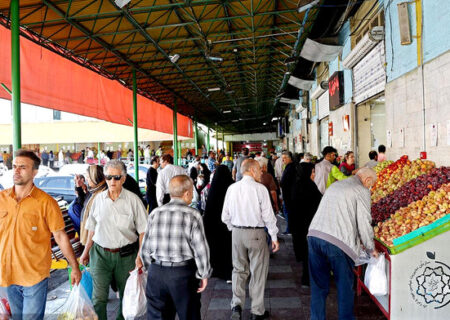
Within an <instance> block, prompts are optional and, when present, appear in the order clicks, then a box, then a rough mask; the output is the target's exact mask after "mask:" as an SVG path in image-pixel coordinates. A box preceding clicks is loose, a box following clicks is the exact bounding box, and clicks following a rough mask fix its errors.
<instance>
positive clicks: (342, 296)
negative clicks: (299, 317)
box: [308, 237, 355, 320]
mask: <svg viewBox="0 0 450 320" xmlns="http://www.w3.org/2000/svg"><path fill="white" fill-rule="evenodd" d="M308 250H309V271H310V280H311V320H326V299H327V295H328V292H329V289H330V271H333V275H334V279H335V281H336V287H337V291H338V313H339V320H354V319H355V317H354V315H353V304H354V292H353V282H354V280H355V279H354V275H353V268H354V266H355V265H354V263H353V260H352V259H351V258H350V257H349V256H347V255H346V254H345V253H344V251H342V250H341V249H339V248H338V247H336V246H335V245H333V244H331V243H329V242H328V241H325V240H322V239H319V238H315V237H308Z"/></svg>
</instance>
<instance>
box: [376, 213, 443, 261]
mask: <svg viewBox="0 0 450 320" xmlns="http://www.w3.org/2000/svg"><path fill="white" fill-rule="evenodd" d="M449 230H450V214H448V215H446V216H444V217H442V218H440V219H438V220H436V221H434V222H433V223H431V224H429V225H426V226H423V227H420V228H419V229H416V230H414V231H412V232H410V233H407V234H405V235H403V236H401V237H399V238H396V239H394V240H393V243H394V245H393V246H389V245H387V244H386V243H384V242H383V241H381V240H380V239H378V238H375V239H376V240H377V241H378V242H380V243H381V244H382V245H384V246H385V247H386V248H387V250H388V251H389V254H391V255H392V254H398V253H400V252H402V251H405V250H406V249H408V248H411V247H414V246H416V245H418V244H420V243H422V242H424V241H427V240H428V239H431V238H433V237H435V236H437V235H439V234H441V233H444V232H447V231H449Z"/></svg>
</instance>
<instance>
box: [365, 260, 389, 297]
mask: <svg viewBox="0 0 450 320" xmlns="http://www.w3.org/2000/svg"><path fill="white" fill-rule="evenodd" d="M364 284H365V285H366V287H367V288H368V289H369V291H370V293H371V294H373V295H374V296H384V295H386V294H388V280H387V275H386V259H385V257H384V254H380V255H379V256H378V258H374V257H372V258H370V261H369V264H368V265H367V269H366V274H365V276H364Z"/></svg>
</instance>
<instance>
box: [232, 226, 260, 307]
mask: <svg viewBox="0 0 450 320" xmlns="http://www.w3.org/2000/svg"><path fill="white" fill-rule="evenodd" d="M266 239H267V235H266V232H265V231H264V229H238V228H233V231H232V256H233V299H232V301H231V307H232V308H233V307H235V306H241V308H242V309H244V306H245V286H246V284H247V279H248V276H249V275H251V277H250V283H249V294H250V299H251V312H252V313H253V314H255V315H262V314H264V311H265V308H264V289H265V287H266V280H267V273H268V272H269V247H268V245H267V241H266Z"/></svg>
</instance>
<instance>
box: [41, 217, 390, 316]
mask: <svg viewBox="0 0 450 320" xmlns="http://www.w3.org/2000/svg"><path fill="white" fill-rule="evenodd" d="M279 224H282V225H283V224H284V221H280V223H279ZM280 230H284V226H280ZM280 244H281V248H280V251H279V252H277V253H275V254H274V255H273V256H272V257H271V258H270V268H269V276H268V281H267V286H266V290H265V306H266V309H267V310H269V312H270V315H271V316H270V319H272V320H291V319H292V320H294V319H295V320H307V319H309V318H310V316H309V314H310V313H309V301H310V291H309V289H302V288H301V284H300V277H301V274H302V267H301V263H297V262H296V261H295V258H294V253H293V249H292V241H291V237H290V236H284V237H281V238H280ZM68 289H69V288H68V284H67V283H65V284H63V285H61V286H60V287H58V288H57V289H55V290H53V291H51V292H50V293H49V295H48V298H49V299H50V301H48V304H47V314H48V315H49V316H48V317H46V318H48V319H52V318H53V316H50V314H55V313H57V310H58V309H60V307H61V305H62V303H63V302H64V300H65V298H66V297H67V295H68V293H69V291H68ZM231 296H232V293H231V284H227V283H226V282H225V281H222V280H219V279H216V278H213V279H210V281H209V283H208V287H207V289H206V290H205V292H204V293H203V295H202V319H203V320H223V319H229V318H230V314H231V311H230V301H231ZM247 297H248V293H247ZM52 299H53V300H52ZM249 306H250V301H249V299H247V300H246V306H245V309H244V313H243V319H244V320H245V319H249V317H250V310H249V309H250V308H249ZM117 307H118V299H117V297H116V296H115V294H114V293H111V295H110V303H109V305H108V319H115V314H116V312H117ZM337 314H338V313H337V293H336V288H335V287H334V286H333V287H332V288H331V290H330V294H329V297H328V300H327V320H334V319H338V317H337ZM355 315H356V318H357V319H358V320H383V319H385V317H384V316H383V314H382V313H381V312H380V311H379V310H378V309H377V307H376V306H375V304H374V303H373V302H372V301H371V300H370V298H369V297H368V296H367V295H365V294H363V295H362V296H361V297H357V298H356V300H355ZM55 319H56V318H55Z"/></svg>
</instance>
